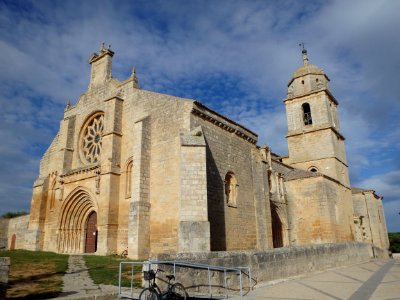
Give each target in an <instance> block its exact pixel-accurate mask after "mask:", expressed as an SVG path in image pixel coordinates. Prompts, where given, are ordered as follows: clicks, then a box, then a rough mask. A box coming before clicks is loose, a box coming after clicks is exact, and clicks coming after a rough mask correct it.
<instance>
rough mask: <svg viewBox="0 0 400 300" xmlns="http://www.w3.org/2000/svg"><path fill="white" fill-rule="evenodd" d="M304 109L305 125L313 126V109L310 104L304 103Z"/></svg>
mask: <svg viewBox="0 0 400 300" xmlns="http://www.w3.org/2000/svg"><path fill="white" fill-rule="evenodd" d="M301 107H302V108H303V121H304V125H311V124H312V117H311V107H310V104H308V103H303V105H302V106H301Z"/></svg>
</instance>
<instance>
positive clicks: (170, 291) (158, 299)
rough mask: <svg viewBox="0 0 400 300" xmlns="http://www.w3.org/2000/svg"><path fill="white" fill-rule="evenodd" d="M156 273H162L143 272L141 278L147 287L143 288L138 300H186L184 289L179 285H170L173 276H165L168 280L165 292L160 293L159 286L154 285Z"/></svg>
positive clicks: (176, 283) (177, 283) (158, 270)
mask: <svg viewBox="0 0 400 300" xmlns="http://www.w3.org/2000/svg"><path fill="white" fill-rule="evenodd" d="M158 272H164V271H163V270H161V269H157V270H156V271H155V272H154V270H149V271H143V278H144V280H147V281H148V282H149V286H148V287H147V288H144V289H143V290H142V292H141V293H140V295H139V300H186V297H188V294H187V293H186V290H185V287H184V286H183V285H182V284H181V283H179V282H175V283H171V281H172V280H175V276H174V275H167V276H165V277H166V278H167V279H168V288H167V291H165V292H161V290H160V288H159V286H158V285H157V283H156V276H157V273H158Z"/></svg>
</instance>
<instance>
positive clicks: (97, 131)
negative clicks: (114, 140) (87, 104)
mask: <svg viewBox="0 0 400 300" xmlns="http://www.w3.org/2000/svg"><path fill="white" fill-rule="evenodd" d="M103 120H104V116H103V114H98V115H96V116H94V117H93V118H92V119H91V120H90V121H89V122H88V123H87V126H86V128H85V129H84V130H83V134H82V154H83V158H84V159H85V160H86V161H87V162H88V163H95V162H98V161H99V159H100V154H101V138H102V135H103V127H104V126H103Z"/></svg>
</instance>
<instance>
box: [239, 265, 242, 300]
mask: <svg viewBox="0 0 400 300" xmlns="http://www.w3.org/2000/svg"><path fill="white" fill-rule="evenodd" d="M239 272H240V277H239V280H240V297H243V286H242V270H239Z"/></svg>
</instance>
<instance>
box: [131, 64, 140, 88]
mask: <svg viewBox="0 0 400 300" xmlns="http://www.w3.org/2000/svg"><path fill="white" fill-rule="evenodd" d="M131 78H132V79H133V85H134V87H136V88H139V80H138V78H137V76H136V68H135V67H133V68H132V74H131Z"/></svg>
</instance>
